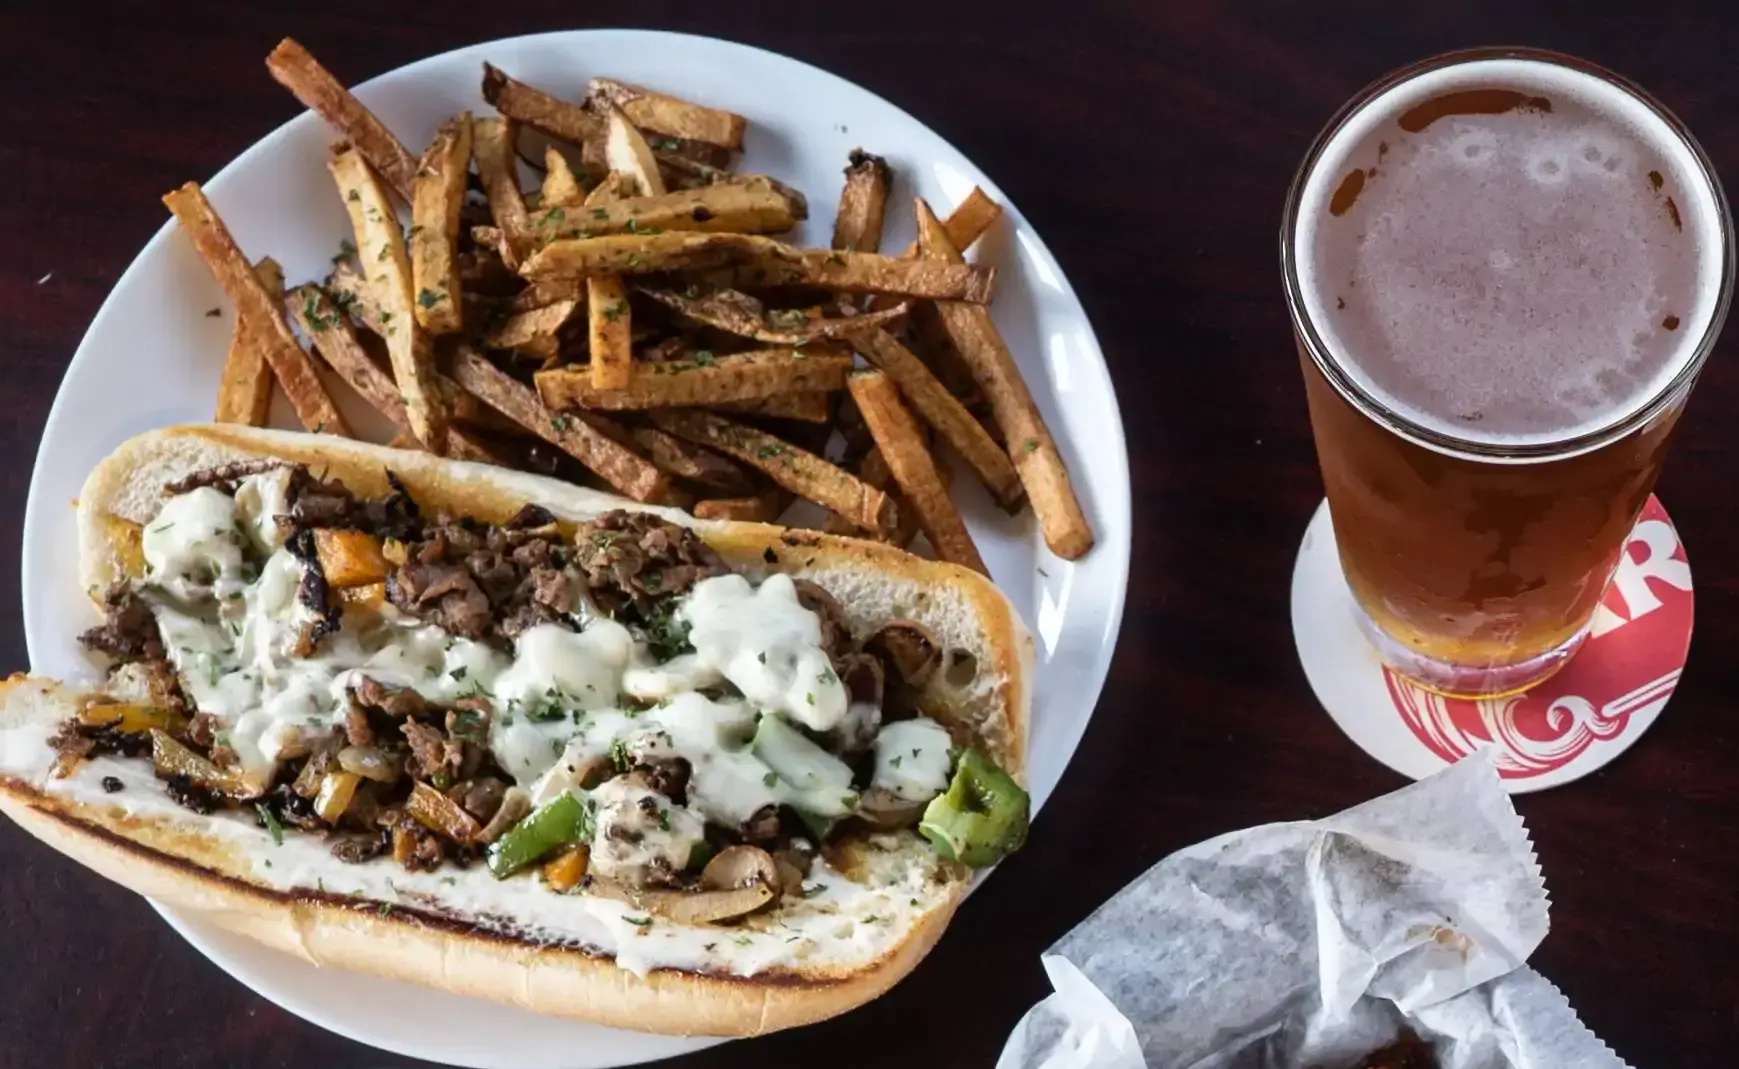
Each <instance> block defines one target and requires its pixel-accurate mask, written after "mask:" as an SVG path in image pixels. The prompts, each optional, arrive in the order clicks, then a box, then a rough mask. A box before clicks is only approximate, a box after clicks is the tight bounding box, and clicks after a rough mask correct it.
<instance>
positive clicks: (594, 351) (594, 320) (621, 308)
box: [586, 114, 657, 390]
mask: <svg viewBox="0 0 1739 1069" xmlns="http://www.w3.org/2000/svg"><path fill="white" fill-rule="evenodd" d="M618 119H620V115H619V114H618V115H616V116H615V117H613V118H612V119H611V122H612V124H613V125H614V124H615V123H616V122H617V120H618ZM621 121H623V122H626V120H621ZM635 136H639V135H635ZM610 173H611V174H612V175H614V176H616V178H617V180H616V181H613V182H604V183H601V184H600V185H599V186H598V188H597V189H595V190H593V191H592V195H591V196H589V197H587V198H586V206H587V207H588V208H593V209H594V211H607V210H608V206H609V205H610V204H611V203H612V202H614V201H616V199H617V197H618V194H619V192H620V190H621V187H622V178H621V176H622V172H621V171H616V170H612V171H611V172H610ZM653 178H654V179H655V180H656V178H657V168H653ZM588 214H591V213H588ZM586 345H587V351H588V353H589V357H590V360H591V369H592V385H593V386H594V387H596V388H597V389H600V390H623V389H627V387H628V384H629V383H630V382H632V381H633V378H634V321H633V309H632V308H630V307H629V305H628V291H627V288H626V287H625V286H624V285H623V283H622V276H620V275H603V276H599V277H597V278H588V279H586Z"/></svg>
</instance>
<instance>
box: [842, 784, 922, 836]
mask: <svg viewBox="0 0 1739 1069" xmlns="http://www.w3.org/2000/svg"><path fill="white" fill-rule="evenodd" d="M928 804H929V803H928V802H908V801H906V800H905V799H904V798H901V797H900V796H899V795H897V794H895V793H894V792H893V791H890V790H888V789H887V788H886V787H871V788H870V789H869V790H867V791H864V792H863V793H862V794H860V795H858V799H857V817H858V819H859V820H861V821H863V822H864V823H865V824H868V825H870V826H871V827H873V828H877V829H879V830H881V831H899V830H900V829H902V828H910V827H913V826H915V825H916V824H917V823H918V821H919V819H920V818H922V817H923V815H924V807H925V806H926V805H928Z"/></svg>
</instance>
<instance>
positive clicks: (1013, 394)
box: [884, 198, 1093, 560]
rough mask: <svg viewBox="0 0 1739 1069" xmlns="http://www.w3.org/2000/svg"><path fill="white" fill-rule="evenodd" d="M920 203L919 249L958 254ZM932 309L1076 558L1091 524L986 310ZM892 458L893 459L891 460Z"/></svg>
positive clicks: (1053, 543) (1040, 508)
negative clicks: (976, 382)
mask: <svg viewBox="0 0 1739 1069" xmlns="http://www.w3.org/2000/svg"><path fill="white" fill-rule="evenodd" d="M917 211H918V241H919V249H920V253H919V254H920V256H922V257H925V258H929V259H932V260H940V261H943V262H948V263H955V264H958V263H960V262H962V259H961V255H960V250H959V249H958V248H957V247H955V245H954V243H953V242H952V241H951V240H949V237H948V234H947V232H946V231H945V230H944V229H943V228H942V224H941V223H940V222H939V221H938V220H937V219H936V215H935V213H933V212H932V211H931V210H930V206H929V205H928V204H926V203H924V201H923V199H922V198H919V200H918V204H917ZM936 310H937V313H938V314H939V315H940V316H941V319H942V325H943V327H944V328H945V329H946V330H947V332H948V337H949V338H950V339H951V340H952V341H953V343H954V346H955V348H956V349H958V350H959V351H960V355H961V356H962V357H963V358H964V359H965V361H966V363H967V365H968V366H969V367H971V368H972V376H973V378H975V379H976V380H977V381H978V386H979V388H980V389H982V390H983V391H984V394H985V396H986V397H987V398H989V400H990V405H991V409H992V410H993V411H994V412H995V414H996V422H997V424H998V425H999V426H1000V427H1001V428H1002V433H1003V437H1004V439H1005V440H1006V441H1007V443H1008V452H1009V457H1010V458H1011V459H1012V460H1013V461H1014V466H1015V470H1016V471H1017V472H1019V473H1020V480H1021V482H1022V484H1024V485H1025V486H1026V491H1027V497H1028V498H1029V499H1031V501H1032V504H1033V512H1034V513H1035V514H1036V515H1037V516H1038V519H1039V528H1040V529H1041V530H1042V531H1043V532H1044V536H1045V544H1046V545H1047V546H1049V547H1050V549H1051V552H1052V553H1055V554H1056V555H1057V556H1059V557H1062V558H1064V559H1065V560H1077V559H1079V558H1080V557H1081V556H1083V555H1084V554H1086V552H1087V551H1088V550H1090V549H1092V548H1093V530H1092V528H1091V527H1089V526H1088V524H1087V518H1086V516H1085V514H1083V513H1082V511H1081V503H1080V502H1079V501H1078V500H1076V498H1075V490H1074V487H1072V486H1071V485H1069V473H1068V469H1067V468H1066V467H1065V466H1064V465H1063V458H1062V455H1061V454H1060V453H1058V452H1057V444H1056V442H1055V441H1054V440H1053V439H1052V438H1051V432H1050V430H1049V428H1047V427H1046V426H1045V421H1044V417H1042V416H1041V415H1039V410H1038V407H1037V406H1036V405H1034V404H1033V398H1032V394H1031V392H1029V391H1028V390H1027V385H1026V382H1025V381H1024V380H1022V379H1021V377H1020V369H1019V368H1017V367H1016V366H1015V363H1014V356H1013V355H1012V354H1011V353H1010V352H1009V351H1008V346H1007V345H1006V344H1004V343H1003V340H1002V335H1001V334H1000V333H998V332H997V329H996V324H995V323H993V322H992V321H991V318H990V312H989V311H988V310H987V309H985V308H984V307H982V306H979V305H970V304H964V303H960V302H957V301H938V302H937V304H936ZM884 452H885V449H884ZM889 466H890V467H892V466H893V465H892V462H891V461H890V463H889Z"/></svg>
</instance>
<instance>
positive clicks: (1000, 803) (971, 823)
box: [918, 748, 1032, 868]
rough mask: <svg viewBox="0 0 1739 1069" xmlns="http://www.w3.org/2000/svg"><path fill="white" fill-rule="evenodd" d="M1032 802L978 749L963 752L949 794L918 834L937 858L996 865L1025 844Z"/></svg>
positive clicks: (938, 800)
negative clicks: (928, 844) (928, 843)
mask: <svg viewBox="0 0 1739 1069" xmlns="http://www.w3.org/2000/svg"><path fill="white" fill-rule="evenodd" d="M1031 813H1032V800H1031V799H1030V798H1028V797H1027V793H1026V791H1024V790H1022V789H1021V786H1020V784H1018V783H1016V782H1015V781H1014V777H1012V776H1010V775H1009V774H1008V773H1007V772H1004V771H1003V770H1002V769H1001V768H999V767H997V764H996V762H994V761H992V760H991V759H990V758H988V757H986V756H984V755H983V754H982V753H980V752H978V750H976V749H972V748H968V749H966V750H964V751H962V752H961V754H960V761H959V764H957V765H956V766H955V768H954V778H953V780H952V781H950V782H949V784H948V789H947V790H946V791H943V792H942V793H941V794H939V795H937V796H936V797H935V798H933V799H931V800H930V804H929V805H928V806H926V807H925V808H924V816H923V819H922V820H921V821H919V823H918V831H919V832H920V833H922V834H923V836H924V838H926V839H928V840H930V844H931V845H932V846H934V847H935V848H936V852H937V853H939V854H941V855H942V856H943V857H945V858H947V859H949V860H950V861H958V862H960V863H961V864H963V865H970V866H972V867H973V868H983V867H985V866H987V865H994V864H996V863H997V862H998V861H1001V860H1002V859H1003V858H1004V857H1006V856H1007V855H1008V854H1010V853H1013V852H1014V851H1015V850H1018V849H1019V848H1020V845H1021V844H1022V843H1023V842H1025V841H1026V831H1027V823H1028V821H1029V820H1030V818H1031Z"/></svg>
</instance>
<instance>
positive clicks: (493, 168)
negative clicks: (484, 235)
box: [471, 119, 529, 267]
mask: <svg viewBox="0 0 1739 1069" xmlns="http://www.w3.org/2000/svg"><path fill="white" fill-rule="evenodd" d="M516 136H517V134H516V132H515V131H514V128H513V121H512V120H511V119H474V120H472V122H471V158H472V159H473V160H475V161H476V163H477V177H478V179H479V180H480V181H481V182H482V183H483V196H484V197H485V198H487V199H488V201H489V214H490V216H491V217H492V218H494V220H495V226H496V228H497V229H499V230H500V231H501V240H502V244H503V245H504V246H505V247H506V249H507V250H511V254H509V253H507V252H504V253H503V255H502V259H503V260H505V261H507V265H508V266H509V267H512V266H514V263H515V262H516V261H517V260H519V259H521V258H522V257H523V253H524V251H525V247H526V245H527V244H528V243H529V238H528V236H527V234H528V231H527V229H526V210H525V196H524V195H523V194H521V193H520V191H519V158H518V157H517V156H515V155H514V152H513V141H514V138H515V137H516ZM472 236H476V231H472ZM478 244H480V245H481V244H484V243H483V242H481V241H479V242H478Z"/></svg>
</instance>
